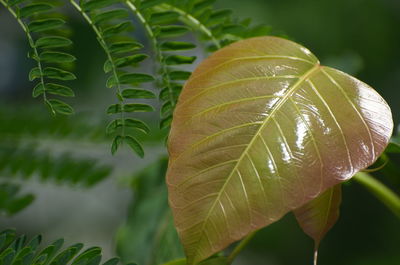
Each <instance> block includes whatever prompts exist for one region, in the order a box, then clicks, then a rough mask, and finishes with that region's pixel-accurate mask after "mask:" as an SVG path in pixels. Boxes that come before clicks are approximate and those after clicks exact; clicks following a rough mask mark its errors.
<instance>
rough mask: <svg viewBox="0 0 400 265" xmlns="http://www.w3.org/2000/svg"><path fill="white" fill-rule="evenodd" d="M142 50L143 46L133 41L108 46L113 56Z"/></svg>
mask: <svg viewBox="0 0 400 265" xmlns="http://www.w3.org/2000/svg"><path fill="white" fill-rule="evenodd" d="M141 48H143V45H142V44H140V43H139V42H135V41H121V42H115V43H113V44H111V45H110V52H111V53H114V54H118V53H126V52H133V51H136V50H139V49H141Z"/></svg>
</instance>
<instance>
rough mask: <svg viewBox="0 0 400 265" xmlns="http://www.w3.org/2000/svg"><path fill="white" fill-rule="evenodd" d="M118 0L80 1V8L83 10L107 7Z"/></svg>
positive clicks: (118, 1) (118, 0) (119, 0)
mask: <svg viewBox="0 0 400 265" xmlns="http://www.w3.org/2000/svg"><path fill="white" fill-rule="evenodd" d="M120 2H121V0H90V1H87V2H83V1H82V8H83V10H85V11H93V10H97V9H101V8H104V7H108V6H111V5H113V4H117V3H120Z"/></svg>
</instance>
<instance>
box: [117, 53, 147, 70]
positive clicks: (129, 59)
mask: <svg viewBox="0 0 400 265" xmlns="http://www.w3.org/2000/svg"><path fill="white" fill-rule="evenodd" d="M148 57H149V56H147V55H146V54H135V55H131V56H126V57H123V58H119V59H117V60H115V65H116V66H117V67H120V68H121V67H125V66H130V65H135V64H137V63H140V62H142V61H144V60H145V59H147V58H148Z"/></svg>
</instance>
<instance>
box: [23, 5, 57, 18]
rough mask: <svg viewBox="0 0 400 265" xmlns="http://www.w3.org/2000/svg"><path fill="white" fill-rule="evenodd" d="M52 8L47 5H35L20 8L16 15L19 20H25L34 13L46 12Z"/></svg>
mask: <svg viewBox="0 0 400 265" xmlns="http://www.w3.org/2000/svg"><path fill="white" fill-rule="evenodd" d="M52 8H53V6H52V5H50V4H48V3H35V4H30V5H26V6H24V7H22V8H20V9H19V12H18V13H19V17H20V18H27V17H30V16H32V15H34V14H35V13H38V12H44V11H48V10H50V9H52Z"/></svg>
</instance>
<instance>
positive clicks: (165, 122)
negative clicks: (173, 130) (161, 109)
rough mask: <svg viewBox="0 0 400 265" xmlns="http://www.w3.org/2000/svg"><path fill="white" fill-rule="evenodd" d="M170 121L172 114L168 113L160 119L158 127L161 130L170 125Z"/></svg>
mask: <svg viewBox="0 0 400 265" xmlns="http://www.w3.org/2000/svg"><path fill="white" fill-rule="evenodd" d="M171 122H172V115H169V116H168V117H166V118H163V119H161V122H160V129H161V130H163V129H165V128H167V127H169V126H171Z"/></svg>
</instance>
